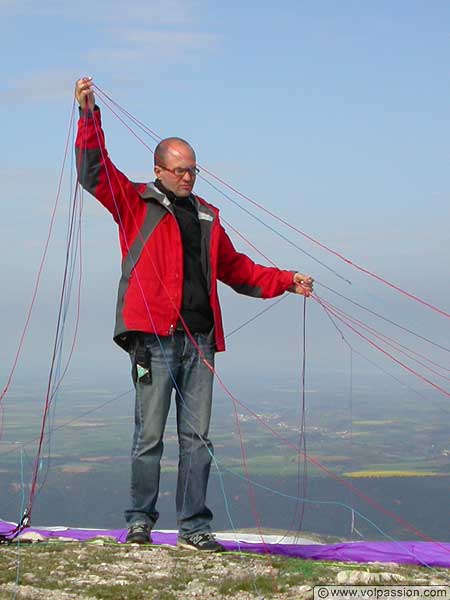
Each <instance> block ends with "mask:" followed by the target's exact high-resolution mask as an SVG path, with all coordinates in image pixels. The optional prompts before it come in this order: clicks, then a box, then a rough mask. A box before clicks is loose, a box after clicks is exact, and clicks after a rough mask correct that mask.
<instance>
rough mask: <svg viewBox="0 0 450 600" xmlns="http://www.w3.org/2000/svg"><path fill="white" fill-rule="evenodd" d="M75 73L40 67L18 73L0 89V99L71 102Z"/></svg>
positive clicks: (25, 101) (26, 101)
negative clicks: (24, 72)
mask: <svg viewBox="0 0 450 600" xmlns="http://www.w3.org/2000/svg"><path fill="white" fill-rule="evenodd" d="M75 78H76V77H75V75H74V74H73V73H72V72H71V71H70V69H69V70H62V69H42V70H34V71H31V72H29V73H27V74H25V75H22V74H21V75H20V77H17V78H16V79H15V80H12V81H11V82H10V84H9V87H7V88H6V89H3V90H1V92H0V99H2V100H14V101H15V102H17V101H20V102H24V103H30V102H47V101H51V102H56V101H57V102H60V101H66V102H67V103H70V102H72V99H73V90H74V85H75Z"/></svg>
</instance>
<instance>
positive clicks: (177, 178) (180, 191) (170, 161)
mask: <svg viewBox="0 0 450 600" xmlns="http://www.w3.org/2000/svg"><path fill="white" fill-rule="evenodd" d="M154 160H155V166H154V172H155V175H156V177H157V178H158V179H159V180H160V181H161V183H162V184H163V185H164V187H165V188H166V189H168V190H169V191H171V192H173V193H174V194H175V195H176V196H178V197H182V198H183V197H187V196H189V195H190V194H191V192H192V188H193V187H194V184H195V177H196V173H197V165H196V158H195V152H194V149H193V148H192V146H191V145H190V144H189V143H188V142H186V140H183V139H182V138H179V137H170V138H166V139H164V140H161V141H160V142H159V144H158V145H157V146H156V148H155V154H154Z"/></svg>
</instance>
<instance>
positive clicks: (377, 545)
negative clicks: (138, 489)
mask: <svg viewBox="0 0 450 600" xmlns="http://www.w3.org/2000/svg"><path fill="white" fill-rule="evenodd" d="M14 528H15V525H14V524H13V523H8V522H6V521H1V520H0V535H2V536H5V537H6V538H8V535H10V534H11V532H12V531H13V530H14ZM30 532H32V533H36V534H39V535H40V536H42V537H43V538H46V539H49V540H50V539H58V540H61V541H63V540H65V539H66V540H76V541H80V542H87V541H89V540H93V539H95V538H98V537H99V536H106V537H107V538H110V539H111V540H114V541H116V542H119V543H124V542H125V538H126V533H127V530H126V529H75V528H65V527H52V528H47V527H29V528H27V529H25V530H24V531H23V532H22V535H23V534H25V533H27V534H28V533H30ZM216 537H217V539H218V540H219V541H220V542H221V543H222V544H223V546H224V547H225V548H226V550H228V551H230V552H256V553H264V554H267V553H270V554H279V555H284V556H289V557H292V558H303V559H309V560H330V561H341V562H359V563H368V562H395V563H401V564H416V565H423V566H428V567H450V543H447V542H404V541H399V542H395V541H393V542H384V541H373V542H342V543H338V544H303V543H302V544H285V543H272V542H270V543H269V542H268V541H267V540H264V543H263V542H262V540H261V542H249V541H246V540H245V534H243V535H242V539H239V534H235V536H233V537H235V538H236V539H235V540H232V541H231V540H229V539H226V538H229V537H230V536H229V535H227V536H224V538H225V539H223V540H222V539H221V537H220V534H217V536H216ZM269 537H270V538H272V536H268V539H269ZM17 539H18V540H20V537H18V538H16V540H17ZM238 539H239V541H237V540H238ZM152 540H153V543H154V544H156V545H169V546H175V545H176V543H177V534H176V532H164V531H153V532H152Z"/></svg>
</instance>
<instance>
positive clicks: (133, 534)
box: [126, 523, 152, 544]
mask: <svg viewBox="0 0 450 600" xmlns="http://www.w3.org/2000/svg"><path fill="white" fill-rule="evenodd" d="M150 531H151V527H150V526H149V525H147V523H135V524H134V525H130V526H129V528H128V533H127V539H126V542H127V544H151V543H152V538H151V536H150Z"/></svg>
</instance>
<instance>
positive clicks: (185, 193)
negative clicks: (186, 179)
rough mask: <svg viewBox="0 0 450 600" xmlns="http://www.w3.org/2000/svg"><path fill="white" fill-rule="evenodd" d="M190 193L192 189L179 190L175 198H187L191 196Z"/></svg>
mask: <svg viewBox="0 0 450 600" xmlns="http://www.w3.org/2000/svg"><path fill="white" fill-rule="evenodd" d="M191 192H192V188H181V189H180V190H177V196H178V197H179V198H187V197H188V196H190V195H191Z"/></svg>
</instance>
